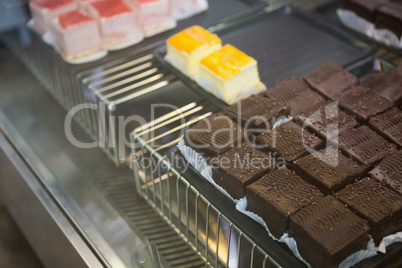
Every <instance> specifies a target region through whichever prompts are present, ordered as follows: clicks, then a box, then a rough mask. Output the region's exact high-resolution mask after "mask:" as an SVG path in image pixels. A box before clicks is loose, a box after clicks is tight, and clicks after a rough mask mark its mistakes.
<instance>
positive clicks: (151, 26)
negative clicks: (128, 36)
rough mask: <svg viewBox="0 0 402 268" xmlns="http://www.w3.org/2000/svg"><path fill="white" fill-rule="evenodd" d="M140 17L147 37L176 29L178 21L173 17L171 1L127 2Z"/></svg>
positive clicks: (141, 0)
mask: <svg viewBox="0 0 402 268" xmlns="http://www.w3.org/2000/svg"><path fill="white" fill-rule="evenodd" d="M126 1H127V2H128V3H129V4H130V5H131V7H132V8H133V9H134V10H135V12H136V14H137V15H138V19H139V22H140V26H141V30H142V32H143V33H144V35H145V36H147V37H149V36H153V35H156V34H158V33H161V32H164V31H167V30H170V29H173V28H174V27H176V25H177V23H176V20H175V19H174V18H173V17H172V14H171V13H172V11H171V6H170V0H126Z"/></svg>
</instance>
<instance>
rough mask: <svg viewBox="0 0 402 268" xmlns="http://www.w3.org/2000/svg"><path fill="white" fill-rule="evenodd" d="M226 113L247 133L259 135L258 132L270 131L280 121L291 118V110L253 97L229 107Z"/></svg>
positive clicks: (258, 96)
mask: <svg viewBox="0 0 402 268" xmlns="http://www.w3.org/2000/svg"><path fill="white" fill-rule="evenodd" d="M224 113H225V114H226V115H227V116H229V117H230V118H232V119H233V120H234V121H235V122H237V123H238V124H240V125H241V126H242V127H244V128H246V129H247V131H250V132H253V133H254V134H257V133H259V132H258V131H256V130H258V129H260V130H269V129H271V128H272V126H273V125H274V124H275V122H276V121H277V120H278V119H280V118H283V117H287V116H289V114H290V108H289V106H286V105H275V103H273V102H270V101H269V100H268V99H267V98H264V97H263V96H260V95H253V96H251V97H248V98H247V99H244V100H242V101H240V102H238V103H236V104H233V105H231V106H229V107H227V108H226V109H225V111H224Z"/></svg>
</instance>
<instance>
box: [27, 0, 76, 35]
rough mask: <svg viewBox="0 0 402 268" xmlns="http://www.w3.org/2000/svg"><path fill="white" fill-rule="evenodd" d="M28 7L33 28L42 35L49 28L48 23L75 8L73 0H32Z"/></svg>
mask: <svg viewBox="0 0 402 268" xmlns="http://www.w3.org/2000/svg"><path fill="white" fill-rule="evenodd" d="M29 8H30V10H31V13H32V17H33V19H34V25H35V28H36V29H37V30H38V31H39V32H40V33H41V34H42V35H43V34H45V33H46V32H47V31H48V30H49V23H50V22H51V21H52V20H53V19H54V18H56V17H57V16H59V15H60V14H63V13H66V12H69V11H72V10H74V9H76V8H77V3H76V2H75V1H73V0H32V1H30V2H29Z"/></svg>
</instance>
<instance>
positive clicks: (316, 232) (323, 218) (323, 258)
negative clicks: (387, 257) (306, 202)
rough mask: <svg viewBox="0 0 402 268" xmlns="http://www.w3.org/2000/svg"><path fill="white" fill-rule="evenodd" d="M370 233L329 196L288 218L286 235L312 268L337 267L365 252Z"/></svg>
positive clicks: (350, 212) (363, 223) (359, 220)
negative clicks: (291, 238)
mask: <svg viewBox="0 0 402 268" xmlns="http://www.w3.org/2000/svg"><path fill="white" fill-rule="evenodd" d="M369 229H370V227H369V226H368V224H367V222H366V221H364V220H362V219H361V218H359V217H358V216H356V215H355V214H354V213H353V212H352V211H351V210H349V209H348V208H346V207H345V206H344V204H342V203H341V202H340V201H338V200H337V199H335V198H334V197H332V196H326V197H322V198H319V199H316V201H314V202H313V203H312V204H311V205H310V206H307V207H305V208H302V209H300V210H299V211H298V212H296V213H294V214H293V215H291V216H290V223H289V235H290V236H291V237H293V238H294V239H295V240H296V243H297V248H298V250H299V252H300V254H301V255H302V257H303V258H304V259H305V260H306V261H307V262H308V263H309V264H310V265H311V266H312V267H338V265H339V264H340V263H341V262H342V261H343V260H345V259H346V258H347V257H349V256H350V255H352V254H353V253H355V252H357V251H359V250H363V249H366V248H367V242H368V241H369V236H368V235H367V231H368V230H369Z"/></svg>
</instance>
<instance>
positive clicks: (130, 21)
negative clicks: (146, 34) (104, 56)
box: [88, 0, 143, 49]
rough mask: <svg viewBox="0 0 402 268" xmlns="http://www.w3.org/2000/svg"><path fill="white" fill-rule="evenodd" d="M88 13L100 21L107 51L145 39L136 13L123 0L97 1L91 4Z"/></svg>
mask: <svg viewBox="0 0 402 268" xmlns="http://www.w3.org/2000/svg"><path fill="white" fill-rule="evenodd" d="M88 11H89V12H90V14H91V15H92V16H94V17H96V18H97V19H98V22H99V26H100V31H101V35H102V41H103V46H104V47H105V48H106V49H113V48H114V47H116V46H121V45H122V44H127V43H129V44H130V45H131V44H135V43H138V42H140V41H141V40H142V39H143V36H142V32H141V30H140V28H139V24H138V21H137V18H136V16H135V13H134V11H133V10H132V9H131V8H130V7H129V6H128V5H127V4H126V3H125V2H124V1H123V0H104V1H95V2H92V3H90V5H89V6H88Z"/></svg>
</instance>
